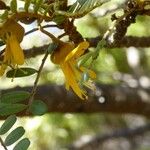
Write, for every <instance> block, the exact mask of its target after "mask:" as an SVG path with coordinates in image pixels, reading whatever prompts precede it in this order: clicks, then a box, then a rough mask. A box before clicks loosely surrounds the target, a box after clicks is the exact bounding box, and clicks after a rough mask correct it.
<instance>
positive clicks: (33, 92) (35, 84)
mask: <svg viewBox="0 0 150 150" xmlns="http://www.w3.org/2000/svg"><path fill="white" fill-rule="evenodd" d="M48 55H49V53H48V51H46V53H45V55H44V57H43V59H42V63H41V65H40V67H39V70H38V74H37V77H36V79H35V81H34V86H33V88H32V91H31V95H30V98H29V103H28V105H29V108H30V106H31V104H32V102H33V100H34V95H35V93H36V89H37V84H38V81H39V78H40V75H41V72H42V69H43V66H44V63H45V61H46V59H47V57H48ZM26 113H27V114H28V113H29V109H28V110H27V111H26Z"/></svg>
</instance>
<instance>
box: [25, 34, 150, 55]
mask: <svg viewBox="0 0 150 150" xmlns="http://www.w3.org/2000/svg"><path fill="white" fill-rule="evenodd" d="M101 39H102V37H100V36H98V37H96V38H87V40H88V41H89V43H90V47H96V46H97V44H98V42H99V41H100V40H101ZM48 46H49V44H46V45H43V46H40V47H33V48H31V49H25V50H24V54H25V57H26V58H31V57H35V56H38V55H41V54H44V53H45V50H46V49H47V48H48ZM131 46H133V47H143V48H145V47H150V37H134V36H126V37H124V38H123V39H122V41H121V42H120V43H119V44H118V45H107V47H106V48H121V47H122V48H123V47H131Z"/></svg>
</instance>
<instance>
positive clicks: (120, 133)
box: [68, 124, 150, 150]
mask: <svg viewBox="0 0 150 150" xmlns="http://www.w3.org/2000/svg"><path fill="white" fill-rule="evenodd" d="M147 131H150V124H146V125H143V126H140V127H136V128H131V129H130V128H124V129H120V130H116V131H113V132H112V133H107V134H103V135H101V134H97V135H96V136H94V137H91V139H89V140H88V141H86V142H85V141H83V140H82V138H81V139H79V140H77V141H76V142H74V143H73V144H71V145H70V146H69V147H68V148H69V150H86V149H89V148H91V149H92V148H94V147H98V146H99V145H100V144H102V143H103V142H105V141H106V140H109V139H114V138H120V137H124V138H130V137H135V136H138V135H142V134H144V133H146V132H147Z"/></svg>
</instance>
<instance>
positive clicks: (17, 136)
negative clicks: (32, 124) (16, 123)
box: [4, 127, 25, 146]
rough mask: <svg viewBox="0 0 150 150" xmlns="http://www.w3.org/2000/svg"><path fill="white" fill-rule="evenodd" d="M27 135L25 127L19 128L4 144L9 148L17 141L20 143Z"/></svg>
mask: <svg viewBox="0 0 150 150" xmlns="http://www.w3.org/2000/svg"><path fill="white" fill-rule="evenodd" d="M24 133H25V130H24V128H23V127H17V128H16V129H15V130H13V131H12V132H11V133H10V134H9V135H8V136H7V137H6V139H5V141H4V143H5V145H6V146H9V145H11V144H13V143H15V142H16V141H18V140H19V139H20V138H21V137H22V136H23V135H24Z"/></svg>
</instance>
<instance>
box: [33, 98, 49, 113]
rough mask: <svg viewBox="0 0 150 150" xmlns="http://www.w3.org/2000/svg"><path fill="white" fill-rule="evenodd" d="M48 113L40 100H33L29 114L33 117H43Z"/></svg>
mask: <svg viewBox="0 0 150 150" xmlns="http://www.w3.org/2000/svg"><path fill="white" fill-rule="evenodd" d="M47 111H48V108H47V106H46V104H45V103H44V102H43V101H41V100H34V101H33V103H32V104H31V106H30V112H31V113H32V114H33V115H43V114H45V113H46V112H47Z"/></svg>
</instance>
